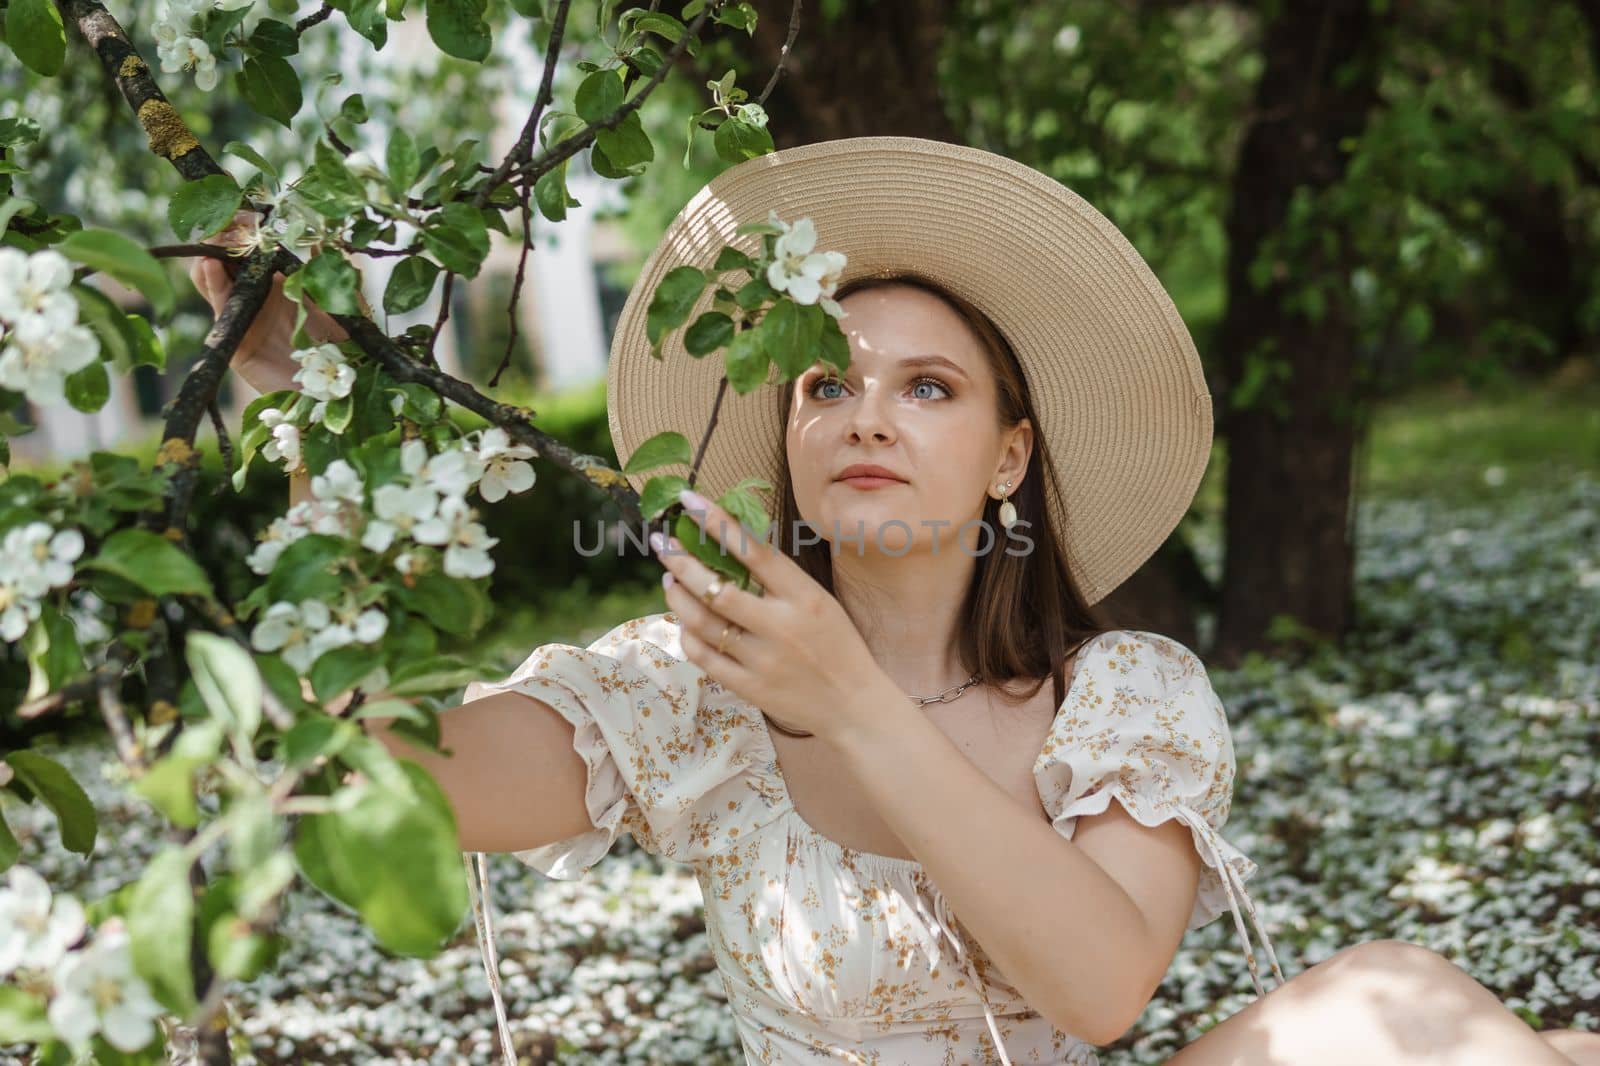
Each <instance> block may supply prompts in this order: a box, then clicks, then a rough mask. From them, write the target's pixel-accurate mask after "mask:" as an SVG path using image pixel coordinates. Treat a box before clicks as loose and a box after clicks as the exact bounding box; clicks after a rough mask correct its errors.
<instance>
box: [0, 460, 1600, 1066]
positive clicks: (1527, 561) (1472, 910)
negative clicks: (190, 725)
mask: <svg viewBox="0 0 1600 1066" xmlns="http://www.w3.org/2000/svg"><path fill="white" fill-rule="evenodd" d="M1359 538H1360V552H1359V560H1358V579H1359V583H1360V588H1359V593H1358V600H1359V611H1360V629H1359V632H1358V633H1357V634H1356V635H1355V636H1353V637H1352V638H1351V639H1350V641H1349V642H1348V643H1347V645H1346V647H1344V648H1343V649H1341V650H1339V651H1333V650H1325V651H1323V652H1320V653H1319V654H1317V655H1316V656H1315V657H1313V658H1312V660H1311V661H1310V662H1309V663H1307V664H1306V665H1303V666H1300V667H1296V668H1289V667H1286V666H1283V665H1281V664H1278V663H1274V662H1269V661H1260V662H1252V663H1249V664H1247V665H1245V666H1244V667H1241V668H1240V669H1237V670H1227V671H1224V670H1221V669H1212V671H1211V677H1212V682H1213V684H1214V685H1215V686H1216V689H1217V691H1218V692H1219V693H1220V694H1221V696H1222V699H1223V702H1224V704H1225V705H1226V706H1227V708H1228V711H1229V716H1230V720H1231V722H1232V725H1233V731H1234V744H1235V750H1236V753H1237V755H1238V758H1239V764H1240V765H1239V778H1238V781H1237V783H1236V791H1235V798H1234V804H1233V812H1232V816H1231V818H1230V820H1229V823H1228V828H1227V831H1226V832H1227V834H1228V836H1229V838H1230V839H1231V840H1233V841H1234V842H1235V843H1237V844H1238V845H1239V846H1240V847H1241V848H1243V849H1244V851H1245V852H1246V853H1247V854H1249V855H1250V856H1251V857H1252V858H1253V859H1254V860H1255V861H1256V862H1257V863H1258V864H1259V865H1260V872H1259V874H1258V875H1257V876H1256V877H1255V878H1254V879H1252V881H1251V882H1250V884H1249V888H1250V892H1251V896H1252V898H1254V899H1255V900H1256V903H1257V905H1258V907H1259V908H1260V911H1261V914H1262V918H1263V920H1264V922H1265V924H1266V925H1267V927H1268V930H1269V932H1270V934H1271V935H1272V938H1273V942H1274V944H1275V945H1276V947H1277V950H1278V954H1279V958H1280V960H1281V961H1282V963H1283V966H1284V969H1285V971H1286V973H1287V974H1288V976H1291V977H1292V976H1293V975H1294V974H1296V973H1298V972H1300V971H1302V970H1304V969H1305V968H1306V967H1308V966H1311V965H1312V964H1314V963H1316V962H1319V961H1321V960H1322V959H1325V958H1327V957H1328V956H1329V955H1331V954H1333V953H1334V952H1335V951H1337V950H1339V949H1340V948H1342V947H1345V946H1347V945H1350V944H1354V943H1357V942H1359V941H1363V940H1372V939H1379V938H1389V937H1393V938H1399V939H1402V940H1410V941H1414V942H1416V943H1420V944H1423V945H1426V946H1428V947H1430V948H1433V949H1434V950H1436V951H1439V952H1441V953H1442V954H1444V955H1445V956H1446V957H1448V958H1450V959H1451V960H1452V961H1454V962H1455V963H1456V964H1458V965H1459V966H1461V967H1462V968H1464V969H1465V970H1467V971H1468V972H1469V973H1471V974H1472V976H1473V977H1475V978H1476V979H1477V980H1479V981H1481V982H1482V983H1483V984H1485V985H1487V986H1488V987H1489V988H1490V989H1492V990H1494V991H1495V992H1497V993H1498V994H1499V995H1500V996H1501V997H1502V999H1503V1000H1504V1002H1505V1003H1506V1004H1507V1005H1508V1006H1510V1007H1511V1008H1513V1009H1515V1010H1516V1011H1517V1012H1518V1013H1520V1014H1521V1015H1522V1016H1523V1017H1524V1018H1526V1019H1527V1020H1528V1021H1529V1023H1530V1024H1533V1025H1535V1026H1536V1027H1539V1028H1546V1027H1558V1026H1570V1027H1576V1028H1586V1029H1596V1028H1600V832H1597V828H1600V784H1597V765H1600V481H1597V480H1595V479H1593V478H1592V477H1590V478H1584V477H1575V478H1573V479H1572V480H1571V481H1570V482H1569V483H1567V484H1565V485H1563V486H1561V487H1560V488H1557V489H1528V490H1523V491H1520V492H1512V491H1510V490H1506V491H1505V492H1504V494H1503V495H1501V494H1496V497H1495V498H1494V499H1493V501H1492V502H1488V501H1484V502H1473V503H1461V502H1458V503H1455V504H1446V503H1443V502H1439V501H1423V500H1418V501H1404V500H1401V501H1387V500H1386V501H1377V502H1367V503H1364V504H1363V505H1362V508H1361V514H1360V522H1359ZM607 624H609V623H607ZM60 754H61V756H62V757H63V758H64V759H65V760H66V761H68V762H69V763H70V764H71V766H72V767H73V769H74V772H75V773H77V775H78V776H79V779H80V780H82V781H84V782H85V783H86V784H87V785H88V786H89V787H90V789H91V794H92V795H94V797H95V799H96V802H97V803H98V804H99V805H100V808H101V811H102V817H103V819H104V821H105V825H106V826H108V827H110V826H115V827H116V828H115V829H114V830H111V831H107V832H106V834H105V835H104V836H103V837H102V838H101V843H100V847H99V849H98V851H97V854H96V856H95V858H94V860H93V861H92V862H91V863H89V864H87V865H85V864H83V863H82V862H81V861H80V860H78V859H77V858H76V857H74V856H70V855H68V854H67V853H65V852H63V851H61V850H60V849H59V846H58V844H57V841H56V837H55V830H54V826H53V824H52V823H51V821H50V820H49V818H48V816H43V815H40V814H36V813H35V812H33V811H31V810H29V809H25V808H24V809H19V808H17V807H16V806H15V805H9V806H8V809H7V816H8V818H9V820H10V822H11V824H12V826H13V827H14V828H15V829H16V831H17V833H18V836H19V838H20V839H21V840H22V842H23V848H24V857H25V861H28V862H29V863H30V864H32V865H34V866H35V867H36V868H38V869H39V870H40V871H41V872H43V873H44V874H45V876H46V877H47V878H48V879H49V880H50V882H51V883H52V884H53V885H55V886H58V887H61V888H66V889H68V890H71V891H74V892H77V893H80V894H82V895H85V896H89V897H98V896H100V895H102V894H104V893H106V892H108V891H110V890H111V889H112V888H114V887H115V886H116V885H118V884H119V883H121V882H123V881H125V880H128V879H130V878H132V877H133V876H135V875H136V874H137V872H138V871H139V868H140V863H141V862H142V860H143V859H144V857H146V856H147V855H148V854H149V853H150V852H151V851H152V850H153V848H154V846H155V843H156V839H157V833H158V824H157V821H156V819H154V818H153V817H151V816H150V814H149V813H148V812H147V811H146V810H145V809H144V808H143V807H142V805H141V804H138V802H137V801H133V800H127V799H122V798H119V797H121V796H122V795H123V794H122V793H121V792H120V790H119V788H118V787H117V786H116V785H115V778H116V773H115V770H114V768H113V769H112V770H110V771H108V772H106V773H104V774H103V773H102V770H101V767H102V766H103V765H104V764H105V762H106V759H107V753H106V752H105V751H103V750H99V749H94V748H90V747H76V748H73V749H70V750H68V751H66V752H63V753H60ZM463 873H464V871H463ZM491 876H492V878H493V881H492V885H493V890H494V906H495V917H496V922H495V925H496V932H497V941H498V946H499V951H500V955H501V973H502V986H503V990H504V994H505V996H506V999H507V1008H508V1012H509V1015H510V1018H511V1024H512V1029H513V1033H514V1034H515V1038H516V1044H517V1047H518V1050H519V1052H521V1053H522V1054H523V1055H525V1056H528V1057H530V1058H531V1059H532V1060H533V1061H534V1062H546V1061H561V1062H572V1063H613V1062H615V1063H625V1062H626V1063H672V1062H683V1063H739V1062H742V1057H741V1056H740V1055H739V1053H738V1046H737V1041H736V1038H735V1036H734V1032H733V1027H732V1023H731V1020H730V1018H729V1016H728V1012H727V1007H726V1003H725V1002H724V999H723V997H722V990H721V984H720V979H719V977H718V975H717V973H716V971H715V969H714V967H713V965H712V962H711V958H710V955H709V953H708V951H707V949H706V941H705V931H704V925H703V923H702V921H701V920H700V907H699V894H698V889H697V887H696V885H695V882H694V880H693V878H692V877H691V876H690V873H689V871H688V869H687V868H685V867H679V866H675V865H671V864H663V863H661V862H660V861H659V860H656V859H653V858H652V857H651V856H649V855H646V854H645V853H644V852H642V851H641V850H639V849H638V848H637V847H636V846H634V844H633V842H632V841H631V840H629V839H628V838H623V839H622V840H621V841H619V843H618V845H617V847H616V849H615V850H614V852H613V854H612V855H610V856H609V857H608V858H607V859H606V860H605V861H604V862H602V863H601V864H600V866H598V867H597V868H596V869H595V870H594V871H592V872H591V874H590V875H589V877H588V878H587V879H585V880H583V881H580V882H575V883H563V882H551V881H545V880H544V879H542V878H541V877H540V876H539V875H538V874H536V873H534V872H533V871H532V870H530V869H528V868H527V867H524V866H522V865H521V864H519V863H517V862H516V861H515V860H514V859H512V858H510V857H509V856H503V855H497V856H493V857H492V860H491ZM284 930H285V932H286V933H287V935H288V937H289V939H290V941H291V943H292V947H291V949H290V951H289V952H288V953H287V954H286V956H285V957H284V958H283V959H282V962H281V965H280V966H278V967H277V969H276V972H275V973H274V974H270V975H266V976H263V977H262V978H260V979H258V980H257V981H255V982H253V983H252V984H250V985H249V986H247V987H244V988H241V989H240V990H239V992H238V994H237V995H236V996H234V997H233V1002H232V1017H233V1019H234V1022H235V1026H236V1029H235V1031H236V1033H237V1038H238V1043H237V1047H238V1053H237V1055H236V1059H237V1061H239V1062H241V1063H246V1064H248V1063H304V1062H316V1063H409V1062H429V1063H458V1062H473V1063H487V1062H494V1061H498V1059H497V1055H498V1052H497V1050H496V1047H495V1043H494V1013H493V1008H492V1006H491V1003H490V1000H489V992H488V984H487V981H486V979H485V976H484V972H483V969H482V963H481V961H480V958H479V954H478V946H477V942H476V939H475V937H474V934H473V929H472V926H471V924H470V922H468V923H466V924H464V925H463V929H462V933H461V935H460V937H459V939H458V941H457V942H456V943H455V945H454V946H453V947H452V948H451V949H450V950H449V951H448V952H446V953H445V954H443V955H441V956H439V957H438V958H436V959H433V960H429V961H425V962H424V961H417V960H409V959H397V958H391V957H386V956H385V955H384V954H383V953H382V952H380V951H379V950H377V949H376V948H375V947H374V946H373V944H372V941H371V939H370V937H369V936H367V935H366V934H365V933H364V932H363V931H362V929H361V927H360V926H359V924H358V923H357V922H356V921H355V920H354V919H352V918H351V917H349V916H348V915H347V914H345V913H343V912H342V911H341V909H340V908H339V907H338V906H337V905H335V904H333V903H332V902H330V901H328V900H326V899H325V898H323V897H321V896H320V895H318V894H317V893H316V892H315V891H313V890H310V889H309V888H298V889H296V890H295V891H294V892H293V893H292V894H291V897H290V899H289V901H288V905H287V907H286V911H285V917H284ZM1263 967H1265V960H1264V959H1263ZM1266 980H1268V982H1269V983H1270V975H1268V977H1267V978H1266ZM1253 994H1254V993H1253V990H1252V989H1251V986H1250V982H1249V977H1248V975H1247V973H1246V971H1245V968H1244V966H1243V960H1242V959H1241V957H1240V955H1239V950H1238V945H1237V939H1236V934H1235V931H1234V928H1233V923H1232V921H1231V919H1228V918H1226V916H1225V917H1224V918H1223V919H1219V920H1218V921H1216V922H1213V923H1212V924H1211V925H1209V926H1207V927H1206V928H1204V929H1201V930H1197V931H1195V932H1193V933H1191V934H1190V935H1189V936H1188V938H1187V939H1186V940H1185V941H1184V943H1183V946H1182V948H1181V949H1180V951H1179V954H1178V957H1177V958H1176V960H1175V961H1174V963H1173V965H1172V968H1171V970H1170V972H1169V973H1168V975H1167V978H1166V980H1165V981H1164V982H1163V984H1162V986H1161V988H1160V990H1159V992H1158V993H1157V995H1156V997H1155V998H1154V1000H1153V1001H1152V1002H1151V1004H1150V1006H1149V1007H1148V1008H1147V1009H1146V1011H1145V1013H1144V1015H1143V1017H1142V1018H1141V1019H1140V1021H1139V1023H1138V1025H1137V1026H1136V1027H1135V1029H1134V1030H1133V1031H1131V1032H1130V1033H1129V1034H1128V1035H1127V1036H1126V1037H1125V1038H1124V1039H1123V1040H1122V1041H1120V1042H1119V1043H1117V1044H1116V1045H1114V1046H1113V1047H1111V1048H1109V1049H1106V1050H1105V1051H1104V1052H1103V1053H1102V1058H1103V1060H1104V1061H1105V1062H1106V1064H1107V1066H1115V1064H1124V1063H1126V1064H1143V1063H1159V1062H1161V1061H1163V1059H1164V1058H1165V1057H1166V1056H1167V1055H1169V1054H1171V1052H1172V1051H1173V1050H1175V1049H1176V1048H1177V1047H1178V1046H1181V1045H1182V1044H1183V1043H1184V1042H1186V1041H1188V1040H1192V1039H1193V1038H1194V1037H1195V1036H1197V1035H1198V1034H1199V1033H1200V1032H1202V1031H1203V1030H1204V1029H1205V1028H1207V1027H1209V1026H1210V1025H1212V1024H1214V1023H1215V1022H1216V1021H1218V1020H1220V1019H1221V1018H1224V1017H1227V1016H1228V1015H1230V1014H1232V1013H1234V1012H1235V1011H1237V1010H1239V1009H1240V1008H1241V1007H1243V1006H1245V1005H1246V1004H1247V1003H1249V1002H1250V1000H1251V998H1252V997H1253ZM13 1050H15V1049H13ZM0 1061H16V1062H23V1061H25V1058H24V1057H21V1056H12V1057H11V1058H6V1056H5V1055H4V1054H3V1053H0Z"/></svg>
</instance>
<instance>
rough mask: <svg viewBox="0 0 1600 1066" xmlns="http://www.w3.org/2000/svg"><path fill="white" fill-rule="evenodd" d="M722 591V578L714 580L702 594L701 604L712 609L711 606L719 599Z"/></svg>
mask: <svg viewBox="0 0 1600 1066" xmlns="http://www.w3.org/2000/svg"><path fill="white" fill-rule="evenodd" d="M721 591H722V578H721V577H714V578H712V579H711V584H709V585H707V586H706V590H705V591H704V592H702V593H701V594H700V602H701V603H703V604H705V605H706V606H707V607H710V606H711V601H712V600H714V599H716V598H717V593H719V592H721Z"/></svg>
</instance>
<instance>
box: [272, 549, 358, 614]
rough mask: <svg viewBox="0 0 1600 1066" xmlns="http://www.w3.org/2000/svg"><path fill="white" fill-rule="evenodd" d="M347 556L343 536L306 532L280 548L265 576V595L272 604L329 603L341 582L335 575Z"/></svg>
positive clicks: (348, 551) (347, 550)
mask: <svg viewBox="0 0 1600 1066" xmlns="http://www.w3.org/2000/svg"><path fill="white" fill-rule="evenodd" d="M349 553H350V544H349V542H348V541H346V540H345V539H344V538H343V537H335V536H332V535H331V534H328V533H308V534H306V535H305V536H303V537H301V538H300V539H299V540H297V541H295V542H294V543H293V544H291V545H289V546H288V547H287V548H285V549H283V552H282V554H280V555H279V556H278V561H277V563H276V564H274V565H273V567H272V573H271V574H269V575H268V576H267V596H268V598H269V599H271V600H272V602H274V603H276V602H278V601H279V600H288V601H289V602H290V603H300V602H301V601H302V600H328V599H332V598H333V597H334V596H335V595H337V594H338V592H339V589H340V588H341V587H342V585H343V583H342V581H341V580H340V578H339V575H338V573H337V572H336V571H337V570H338V569H340V568H341V566H342V564H343V561H344V559H345V557H346V556H347V555H349Z"/></svg>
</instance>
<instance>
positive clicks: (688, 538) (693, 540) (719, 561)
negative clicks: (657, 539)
mask: <svg viewBox="0 0 1600 1066" xmlns="http://www.w3.org/2000/svg"><path fill="white" fill-rule="evenodd" d="M672 535H673V536H675V537H677V538H678V543H679V544H681V545H683V550H685V551H687V552H688V553H689V554H690V555H692V556H694V557H695V558H696V559H699V560H700V561H701V562H702V563H705V564H706V565H707V566H709V567H710V568H711V569H713V570H715V571H716V572H717V573H719V574H725V575H727V576H728V577H731V578H733V579H734V580H735V581H737V582H739V585H740V587H741V588H743V587H745V586H747V585H748V584H749V580H750V571H749V570H748V569H747V568H746V567H745V565H744V564H743V563H741V562H740V561H739V560H738V559H736V558H734V557H733V556H732V555H729V554H728V553H727V552H726V551H724V550H723V548H722V545H721V544H719V543H718V542H717V538H716V537H713V536H712V535H711V534H710V533H707V532H706V531H704V530H703V529H701V528H700V523H699V522H696V521H695V520H694V519H693V518H691V517H690V516H689V515H688V514H684V513H681V512H680V513H679V515H678V518H677V521H676V522H675V523H674V524H673V527H672Z"/></svg>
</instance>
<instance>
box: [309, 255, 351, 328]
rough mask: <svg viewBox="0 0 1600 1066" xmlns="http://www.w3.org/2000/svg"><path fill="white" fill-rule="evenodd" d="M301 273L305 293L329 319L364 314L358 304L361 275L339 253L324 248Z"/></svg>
mask: <svg viewBox="0 0 1600 1066" xmlns="http://www.w3.org/2000/svg"><path fill="white" fill-rule="evenodd" d="M299 273H300V274H301V275H302V278H303V280H302V282H301V284H303V285H304V286H305V291H306V293H308V294H309V295H310V296H311V298H312V299H313V300H315V301H316V302H317V306H318V307H320V308H322V309H323V310H324V311H326V312H328V313H329V314H330V315H357V314H360V313H361V305H360V304H359V303H358V302H357V300H356V294H357V293H359V292H360V291H361V273H360V271H358V270H356V268H355V267H354V266H352V265H351V264H350V261H349V260H348V259H346V258H345V257H344V256H343V255H341V254H339V252H338V251H337V250H335V249H332V248H324V249H323V250H322V251H320V252H318V253H317V254H316V255H314V256H312V257H311V258H310V259H309V260H307V262H306V265H305V266H304V267H303V268H302V269H301V270H300V272H299Z"/></svg>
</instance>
